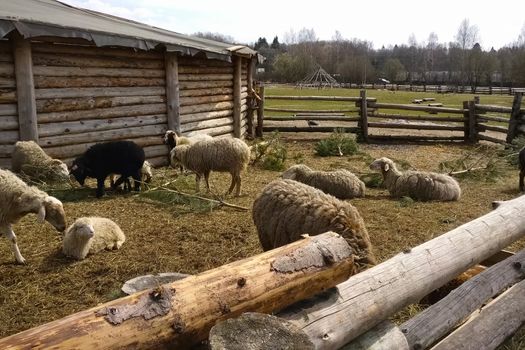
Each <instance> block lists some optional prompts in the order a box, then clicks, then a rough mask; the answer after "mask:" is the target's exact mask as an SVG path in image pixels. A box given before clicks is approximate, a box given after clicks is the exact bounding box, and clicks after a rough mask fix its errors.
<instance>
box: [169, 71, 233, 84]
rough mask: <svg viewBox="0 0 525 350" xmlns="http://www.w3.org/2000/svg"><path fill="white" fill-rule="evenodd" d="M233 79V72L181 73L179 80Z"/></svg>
mask: <svg viewBox="0 0 525 350" xmlns="http://www.w3.org/2000/svg"><path fill="white" fill-rule="evenodd" d="M232 79H233V73H232V74H182V73H179V81H180V82H183V81H206V82H207V81H221V80H227V81H231V80H232Z"/></svg>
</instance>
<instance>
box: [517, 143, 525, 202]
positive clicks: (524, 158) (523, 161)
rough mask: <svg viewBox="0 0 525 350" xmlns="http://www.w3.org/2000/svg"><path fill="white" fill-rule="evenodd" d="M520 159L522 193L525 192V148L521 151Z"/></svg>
mask: <svg viewBox="0 0 525 350" xmlns="http://www.w3.org/2000/svg"><path fill="white" fill-rule="evenodd" d="M518 158H519V160H520V191H521V192H523V191H524V190H525V189H524V185H523V178H524V177H525V147H523V148H522V149H521V151H520V154H519V156H518Z"/></svg>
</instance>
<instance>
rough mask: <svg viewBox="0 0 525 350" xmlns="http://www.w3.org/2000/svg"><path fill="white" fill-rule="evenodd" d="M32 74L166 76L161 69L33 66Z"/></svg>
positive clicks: (53, 75) (58, 75)
mask: <svg viewBox="0 0 525 350" xmlns="http://www.w3.org/2000/svg"><path fill="white" fill-rule="evenodd" d="M33 74H34V75H35V77H36V76H49V77H122V78H124V77H130V78H133V77H136V78H162V77H165V76H166V72H164V70H163V69H136V68H89V67H54V66H33Z"/></svg>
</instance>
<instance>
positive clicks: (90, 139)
mask: <svg viewBox="0 0 525 350" xmlns="http://www.w3.org/2000/svg"><path fill="white" fill-rule="evenodd" d="M258 58H259V56H258V54H257V52H256V51H254V50H252V49H250V48H248V47H246V46H242V45H237V46H232V45H231V44H226V43H222V42H218V41H213V40H207V39H202V38H198V37H193V36H188V35H182V34H178V33H175V32H171V31H168V30H164V29H160V28H156V27H152V26H148V25H146V24H142V23H137V22H134V21H130V20H126V19H123V18H118V17H115V16H111V15H107V14H103V13H100V12H95V11H90V10H86V9H80V8H76V7H72V6H69V5H66V4H63V3H61V2H58V1H55V0H17V1H3V2H2V6H1V8H0V167H2V168H5V167H9V166H10V157H11V153H12V150H13V147H14V143H15V142H16V141H18V140H35V141H37V142H38V143H39V144H40V146H41V147H42V148H43V149H44V150H45V151H46V152H47V153H48V154H49V155H50V156H52V157H54V158H59V159H62V160H63V161H65V162H66V163H69V162H70V161H71V160H72V159H73V158H75V157H76V156H78V155H80V154H82V153H83V152H84V151H85V150H86V149H87V148H88V147H89V146H91V145H93V144H95V143H97V142H101V141H109V140H119V139H129V140H133V141H135V142H136V143H138V144H139V145H141V146H142V147H143V148H144V150H145V152H146V158H147V159H148V160H149V161H150V162H152V163H153V164H154V165H157V166H158V165H164V164H167V159H168V157H167V154H168V149H167V147H166V146H165V145H163V140H162V136H163V135H164V132H165V131H166V130H167V129H173V130H178V131H180V132H182V133H183V134H185V135H192V134H195V133H208V134H210V135H213V136H222V137H228V136H234V137H244V136H245V135H246V133H247V132H250V130H249V129H250V128H251V123H250V125H249V123H248V119H249V118H248V103H249V96H248V95H249V92H251V91H252V90H251V88H250V89H248V85H250V86H251V84H252V77H253V73H252V72H253V71H254V70H255V65H256V61H257V60H258Z"/></svg>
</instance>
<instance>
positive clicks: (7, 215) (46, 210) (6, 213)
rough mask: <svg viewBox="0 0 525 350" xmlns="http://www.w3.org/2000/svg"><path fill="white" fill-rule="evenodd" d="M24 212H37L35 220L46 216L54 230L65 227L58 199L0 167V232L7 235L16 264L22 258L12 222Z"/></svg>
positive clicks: (22, 262)
mask: <svg viewBox="0 0 525 350" xmlns="http://www.w3.org/2000/svg"><path fill="white" fill-rule="evenodd" d="M28 213H35V214H37V218H38V221H40V222H43V221H44V220H46V221H47V222H49V223H50V224H51V225H53V226H54V227H55V228H56V229H57V231H60V232H61V231H64V229H65V228H66V215H65V213H64V208H63V206H62V203H61V202H60V201H59V200H58V199H56V198H55V197H51V196H49V195H48V194H47V193H45V192H43V191H41V190H39V189H38V188H36V187H33V186H29V185H27V184H26V183H25V182H24V181H22V180H21V179H19V178H18V177H17V176H16V175H15V174H13V173H12V172H10V171H9V170H3V169H0V234H4V235H5V236H6V237H7V239H9V241H10V242H11V249H12V251H13V253H14V254H15V258H16V261H17V262H18V263H20V264H24V263H25V261H26V260H25V259H24V257H23V256H22V254H20V249H19V248H18V244H17V243H16V235H15V233H14V232H13V228H12V225H13V224H15V223H16V222H17V221H18V220H19V219H20V218H22V217H23V216H24V215H26V214H28Z"/></svg>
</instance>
